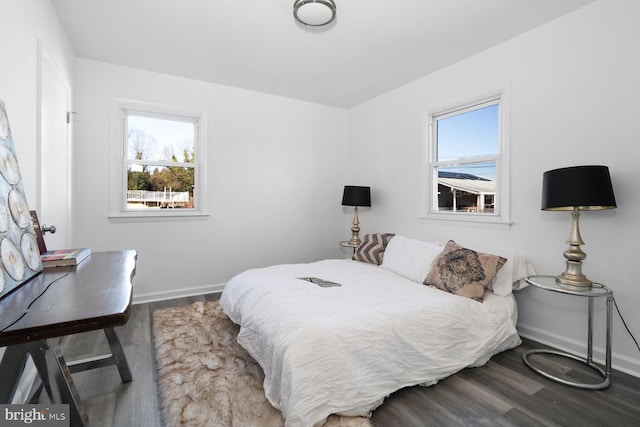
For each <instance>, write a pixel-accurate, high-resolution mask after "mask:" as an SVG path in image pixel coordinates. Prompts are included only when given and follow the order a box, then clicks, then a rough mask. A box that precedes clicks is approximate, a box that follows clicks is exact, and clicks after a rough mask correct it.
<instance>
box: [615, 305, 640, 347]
mask: <svg viewBox="0 0 640 427" xmlns="http://www.w3.org/2000/svg"><path fill="white" fill-rule="evenodd" d="M611 299H612V300H613V305H615V306H616V311H617V312H618V316H620V320H622V324H623V325H624V328H625V329H626V330H627V333H628V334H629V336H630V337H631V339H632V340H633V342H634V343H636V347H638V351H640V345H638V340H636V337H634V336H633V334H632V333H631V330H630V329H629V326H627V322H625V321H624V317H622V313H621V312H620V308H618V303H617V302H616V299H615V298H614V297H613V296H612V297H611Z"/></svg>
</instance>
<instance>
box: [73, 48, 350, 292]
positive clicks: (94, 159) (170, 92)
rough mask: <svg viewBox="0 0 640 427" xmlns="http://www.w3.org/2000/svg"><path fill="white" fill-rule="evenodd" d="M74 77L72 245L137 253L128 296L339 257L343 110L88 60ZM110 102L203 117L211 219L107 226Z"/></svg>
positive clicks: (194, 287) (195, 288)
mask: <svg viewBox="0 0 640 427" xmlns="http://www.w3.org/2000/svg"><path fill="white" fill-rule="evenodd" d="M76 76H77V78H76V98H75V101H76V111H77V112H78V114H77V116H76V118H75V123H74V124H75V131H76V132H75V156H76V157H75V163H74V166H73V167H74V176H75V184H76V186H75V187H74V203H75V204H74V212H75V218H76V221H75V227H74V233H73V236H75V239H76V241H75V242H74V245H75V246H85V245H86V246H90V247H92V249H93V250H113V249H124V248H133V249H136V250H137V251H138V269H137V273H136V277H135V280H134V296H135V300H136V301H140V300H149V299H153V298H165V297H170V296H174V295H179V294H185V293H189V292H196V293H198V292H202V291H203V289H202V287H209V288H211V287H213V288H215V287H216V286H217V285H220V286H221V285H222V284H223V283H225V282H226V281H227V280H228V279H229V278H230V277H231V276H233V275H235V274H237V273H239V272H240V271H242V270H244V269H247V268H251V267H258V266H264V265H268V264H274V263H288V262H301V261H310V260H316V259H319V258H328V257H335V256H338V255H339V254H340V250H339V247H338V244H337V243H338V241H339V240H341V239H344V237H345V236H343V235H342V234H340V231H342V230H340V229H339V228H338V227H337V226H336V224H338V223H340V222H341V221H342V222H344V219H345V217H346V218H348V215H346V214H345V213H344V212H343V211H342V209H341V207H340V198H341V196H342V186H343V185H344V184H345V182H344V180H343V171H344V169H345V166H346V153H347V151H346V146H347V144H346V138H347V112H346V111H345V110H341V109H336V108H330V107H325V106H321V105H316V104H310V103H304V102H299V101H294V100H291V99H287V98H282V97H276V96H271V95H264V94H260V93H256V92H251V91H247V90H243V89H236V88H231V87H225V86H220V85H215V84H210V83H204V82H200V81H195V80H189V79H183V78H177V77H173V76H168V75H162V74H157V73H151V72H146V71H141V70H136V69H131V68H125V67H120V66H115V65H111V64H106V63H102V62H96V61H92V60H87V59H77V61H76ZM115 98H128V99H135V100H139V101H145V102H153V103H158V104H164V105H173V106H176V107H179V108H182V109H187V110H195V111H201V112H204V113H206V115H207V117H208V123H207V124H206V127H207V129H208V133H207V135H206V142H207V148H206V151H207V159H206V162H207V167H208V179H207V191H208V192H207V194H206V198H207V201H208V205H207V206H206V210H207V211H209V213H210V214H211V215H210V216H209V217H207V218H206V219H202V220H186V221H185V220H182V221H163V222H150V223H111V222H110V221H109V219H108V218H107V216H108V215H109V214H110V213H111V208H110V206H109V193H108V192H109V191H110V189H111V185H110V184H111V183H110V182H109V153H110V149H109V147H110V144H112V143H114V141H113V138H117V137H115V136H114V129H113V126H112V104H113V100H114V99H115ZM116 143H117V142H116Z"/></svg>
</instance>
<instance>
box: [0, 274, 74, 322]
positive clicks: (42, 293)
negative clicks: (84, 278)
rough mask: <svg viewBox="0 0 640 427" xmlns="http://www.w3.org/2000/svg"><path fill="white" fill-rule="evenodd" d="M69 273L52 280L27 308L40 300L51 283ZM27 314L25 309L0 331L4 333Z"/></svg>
mask: <svg viewBox="0 0 640 427" xmlns="http://www.w3.org/2000/svg"><path fill="white" fill-rule="evenodd" d="M68 275H69V273H65V274H64V275H63V276H60V277H58V278H57V279H55V280H52V281H51V283H49V284H48V285H47V287H46V288H44V290H43V291H42V292H40V295H38V296H37V297H35V298H34V299H33V301H31V302H30V303H29V305H28V306H27V308H26V309H27V310H29V309H30V308H31V306H32V305H33V304H34V303H35V302H36V301H38V298H40V297H41V296H42V295H44V293H45V292H47V291H48V290H49V288H50V287H51V285H53V284H54V283H56V282H57V281H58V280H60V279H64V278H65V277H67V276H68ZM26 315H27V311H25V312H24V313H22V314H21V315H20V317H18V318H17V319H16V320H14V321H13V322H11V323H10V324H9V325H7V326H5V327H4V328H2V329H0V333H2V332H4V331H6V330H7V329H9V328H10V327H12V326H13V325H15V324H16V323H18V322H19V321H20V320H22V318H23V317H24V316H26Z"/></svg>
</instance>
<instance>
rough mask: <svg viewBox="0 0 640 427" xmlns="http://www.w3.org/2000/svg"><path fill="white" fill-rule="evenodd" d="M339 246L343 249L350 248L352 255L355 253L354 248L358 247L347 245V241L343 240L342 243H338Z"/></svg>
mask: <svg viewBox="0 0 640 427" xmlns="http://www.w3.org/2000/svg"><path fill="white" fill-rule="evenodd" d="M340 246H342V247H343V248H352V249H353V252H354V253H355V252H356V248H357V247H358V245H354V244H353V243H349V241H348V240H343V241H342V242H340Z"/></svg>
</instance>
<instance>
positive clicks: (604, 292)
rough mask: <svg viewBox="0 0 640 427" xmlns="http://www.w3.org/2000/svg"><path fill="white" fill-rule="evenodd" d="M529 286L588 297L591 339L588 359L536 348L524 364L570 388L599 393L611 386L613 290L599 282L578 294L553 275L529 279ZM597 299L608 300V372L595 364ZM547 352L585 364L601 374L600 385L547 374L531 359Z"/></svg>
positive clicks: (528, 353)
mask: <svg viewBox="0 0 640 427" xmlns="http://www.w3.org/2000/svg"><path fill="white" fill-rule="evenodd" d="M526 280H527V283H529V284H530V285H532V286H535V287H536V288H540V289H543V290H545V291H551V292H558V293H561V294H565V295H572V296H576V297H583V298H588V301H589V313H588V322H589V323H588V332H587V333H588V336H587V358H586V359H584V358H581V357H578V356H575V355H573V354H569V353H565V352H561V351H557V350H549V349H534V350H529V351H527V352H526V353H524V354H523V355H522V359H523V360H524V363H525V364H526V365H527V366H528V367H529V368H531V369H533V370H534V371H535V372H537V373H539V374H540V375H542V376H544V377H546V378H549V379H550V380H553V381H556V382H559V383H561V384H565V385H569V386H572V387H578V388H583V389H588V390H599V389H603V388H607V387H609V385H610V384H611V315H612V312H611V303H612V302H613V291H611V290H610V289H609V288H607V287H606V286H604V285H602V284H600V283H593V285H592V287H591V289H588V290H584V291H578V290H573V289H568V288H565V287H563V286H562V285H560V284H558V283H556V278H555V277H554V276H529V277H527V279H526ZM596 298H606V299H607V302H606V304H607V320H606V321H607V332H606V334H607V337H606V350H605V359H606V360H605V369H604V370H603V369H602V368H600V367H599V366H598V365H596V364H595V363H594V362H593V359H592V356H593V304H594V300H595V299H596ZM538 353H545V354H553V355H556V356H562V357H567V358H569V359H573V360H577V361H578V362H582V363H584V364H585V365H587V366H588V367H590V368H591V369H593V370H594V371H596V372H597V373H599V374H600V375H601V376H602V378H603V381H602V382H600V383H597V384H587V383H579V382H573V381H568V380H565V379H563V378H559V377H556V376H554V375H551V374H549V373H547V372H545V371H544V370H543V369H542V368H539V367H537V366H534V365H533V364H532V362H531V360H529V356H530V355H532V354H538Z"/></svg>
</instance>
